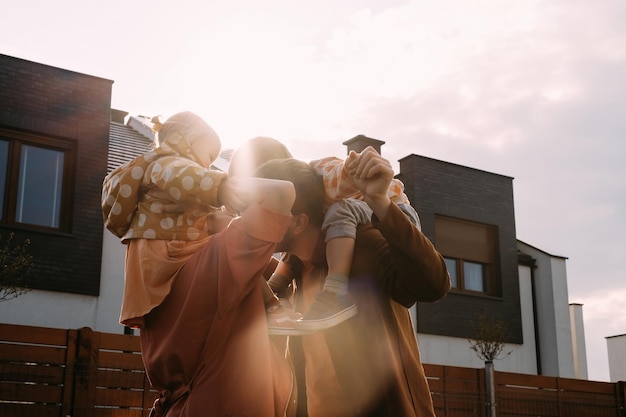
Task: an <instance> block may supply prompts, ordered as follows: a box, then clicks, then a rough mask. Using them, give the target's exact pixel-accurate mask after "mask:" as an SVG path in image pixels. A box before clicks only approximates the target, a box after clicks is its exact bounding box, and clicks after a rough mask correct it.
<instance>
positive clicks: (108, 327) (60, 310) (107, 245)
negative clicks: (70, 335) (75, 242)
mask: <svg viewBox="0 0 626 417" xmlns="http://www.w3.org/2000/svg"><path fill="white" fill-rule="evenodd" d="M124 250H125V246H124V245H122V244H121V243H120V241H119V239H118V238H116V237H115V236H113V235H112V234H111V233H109V232H108V231H105V232H104V241H103V250H102V271H101V280H100V296H98V297H95V296H87V295H77V294H68V293H61V292H54V291H41V290H33V291H30V292H28V293H26V294H23V295H20V296H19V297H17V298H14V299H12V300H9V301H4V302H0V322H2V323H6V324H19V325H25V326H39V327H51V328H58V329H80V328H81V327H90V328H91V329H93V330H95V331H98V332H106V333H118V334H119V333H123V332H124V327H123V326H122V325H120V324H119V323H118V319H119V311H120V303H121V300H122V292H123V284H124V281H123V276H124V275H123V273H124Z"/></svg>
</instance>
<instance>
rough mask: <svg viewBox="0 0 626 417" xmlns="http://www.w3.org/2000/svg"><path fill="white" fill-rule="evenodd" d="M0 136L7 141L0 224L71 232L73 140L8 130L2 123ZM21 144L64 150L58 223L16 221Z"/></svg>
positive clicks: (74, 151)
mask: <svg viewBox="0 0 626 417" xmlns="http://www.w3.org/2000/svg"><path fill="white" fill-rule="evenodd" d="M0 140H2V141H6V142H8V156H7V163H6V170H7V171H6V183H5V190H4V195H2V196H0V198H2V199H3V200H2V201H3V205H2V208H3V212H2V213H0V216H1V218H0V227H10V228H14V229H27V230H37V231H46V232H59V233H70V232H71V219H72V195H73V189H74V186H73V184H74V170H75V167H74V166H75V158H76V144H75V142H74V141H70V140H67V139H65V140H64V139H60V138H55V137H48V136H42V135H35V134H30V133H26V132H19V131H14V130H8V129H5V128H1V127H0ZM23 145H28V146H32V147H37V148H41V149H48V150H53V151H58V152H62V153H63V168H62V175H63V179H62V181H61V196H60V200H61V201H60V208H59V211H60V212H59V225H58V227H52V226H43V225H37V224H30V223H21V222H17V221H16V215H17V198H18V188H19V175H20V168H21V164H22V162H21V160H22V159H21V156H22V146H23Z"/></svg>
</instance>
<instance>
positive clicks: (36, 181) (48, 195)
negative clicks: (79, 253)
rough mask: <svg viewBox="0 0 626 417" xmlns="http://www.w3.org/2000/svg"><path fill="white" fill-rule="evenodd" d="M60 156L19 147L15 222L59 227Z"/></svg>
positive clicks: (61, 169)
mask: <svg viewBox="0 0 626 417" xmlns="http://www.w3.org/2000/svg"><path fill="white" fill-rule="evenodd" d="M63 156H64V155H63V152H60V151H55V150H52V149H44V148H37V147H35V146H28V145H23V146H22V157H21V161H20V177H19V183H18V191H17V193H18V194H17V207H16V215H15V220H16V221H17V222H18V223H28V224H35V225H39V226H48V227H59V218H60V210H61V191H62V185H63Z"/></svg>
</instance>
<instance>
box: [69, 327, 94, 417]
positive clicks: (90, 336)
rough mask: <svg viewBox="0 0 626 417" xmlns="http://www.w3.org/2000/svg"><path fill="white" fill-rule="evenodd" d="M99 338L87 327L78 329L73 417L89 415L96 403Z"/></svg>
mask: <svg viewBox="0 0 626 417" xmlns="http://www.w3.org/2000/svg"><path fill="white" fill-rule="evenodd" d="M98 348H99V338H98V337H97V334H96V333H94V332H93V330H91V329H90V328H89V327H83V328H81V329H80V330H78V350H77V354H76V367H75V369H76V370H75V372H74V375H75V378H74V410H73V413H72V416H73V417H90V416H92V415H93V409H94V406H95V403H96V371H97V369H98Z"/></svg>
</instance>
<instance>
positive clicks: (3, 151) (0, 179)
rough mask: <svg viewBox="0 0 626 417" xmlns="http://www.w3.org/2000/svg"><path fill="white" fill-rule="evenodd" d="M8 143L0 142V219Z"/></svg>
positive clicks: (1, 216)
mask: <svg viewBox="0 0 626 417" xmlns="http://www.w3.org/2000/svg"><path fill="white" fill-rule="evenodd" d="M8 160H9V142H7V141H6V140H0V219H4V191H5V190H6V185H7V168H8Z"/></svg>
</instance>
